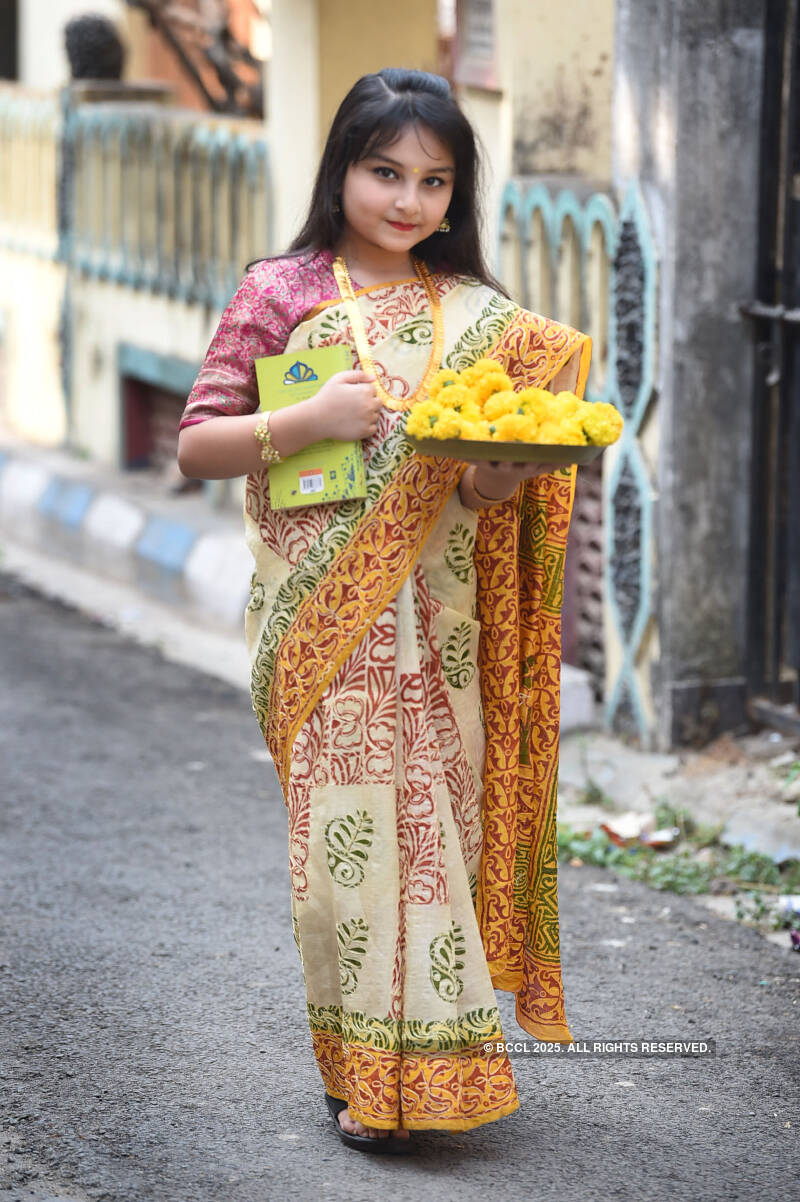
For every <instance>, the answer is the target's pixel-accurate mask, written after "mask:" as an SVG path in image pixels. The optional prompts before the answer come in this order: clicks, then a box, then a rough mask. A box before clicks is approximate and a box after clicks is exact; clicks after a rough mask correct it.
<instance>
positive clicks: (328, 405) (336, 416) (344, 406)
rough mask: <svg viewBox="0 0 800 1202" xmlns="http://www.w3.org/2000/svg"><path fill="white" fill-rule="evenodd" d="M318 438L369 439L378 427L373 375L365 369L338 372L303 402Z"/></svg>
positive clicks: (379, 409)
mask: <svg viewBox="0 0 800 1202" xmlns="http://www.w3.org/2000/svg"><path fill="white" fill-rule="evenodd" d="M307 404H308V406H309V409H310V411H311V415H312V421H313V423H314V427H315V430H318V431H319V433H318V434H317V435H316V436H315V437H318V438H337V439H340V440H341V441H342V442H349V441H351V440H353V441H355V440H356V439H361V438H370V437H371V436H372V435H373V434H374V433H375V432H376V430H377V429H378V418H379V416H380V412H381V409H382V408H383V402H382V400H381V399H380V397H379V396H378V394H377V393H376V391H375V377H374V376H373V375H369V374H368V373H367V372H365V371H361V370H356V371H339V372H337V373H336V375H335V376H331V378H330V379H329V380H326V382H325V383H324V384H323V385H322V387H321V388H320V390H319V392H318V393H317V394H316V395H315V396H313V397H310V398H309V400H308V401H307Z"/></svg>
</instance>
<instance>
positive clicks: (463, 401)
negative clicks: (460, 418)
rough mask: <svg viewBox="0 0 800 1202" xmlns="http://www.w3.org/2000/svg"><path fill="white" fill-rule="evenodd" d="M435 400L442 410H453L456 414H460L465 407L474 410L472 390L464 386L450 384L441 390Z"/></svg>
mask: <svg viewBox="0 0 800 1202" xmlns="http://www.w3.org/2000/svg"><path fill="white" fill-rule="evenodd" d="M436 400H437V401H438V403H439V404H440V405H441V406H442V408H443V409H455V411H456V412H457V413H462V412H463V411H464V407H465V406H471V407H472V408H475V399H474V397H473V394H472V389H470V388H467V387H466V385H465V384H460V383H456V384H450V385H449V386H448V387H447V388H443V389H442V390H441V392H440V393H439V395H438V396H437V397H436Z"/></svg>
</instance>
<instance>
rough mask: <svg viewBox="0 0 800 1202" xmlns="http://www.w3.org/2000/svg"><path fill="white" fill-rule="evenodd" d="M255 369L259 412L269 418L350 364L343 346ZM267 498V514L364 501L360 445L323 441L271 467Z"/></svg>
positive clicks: (264, 362)
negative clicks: (332, 503) (271, 414)
mask: <svg viewBox="0 0 800 1202" xmlns="http://www.w3.org/2000/svg"><path fill="white" fill-rule="evenodd" d="M255 367H256V380H257V381H258V396H259V408H260V409H261V410H262V411H264V412H270V413H271V412H274V411H275V410H276V409H284V408H285V407H286V406H287V405H293V404H295V403H296V402H297V401H305V400H307V399H308V398H309V397H311V396H313V395H314V393H315V392H319V390H320V388H321V387H322V385H323V384H324V383H325V381H326V380H329V379H330V378H331V376H335V375H336V373H337V372H340V371H349V370H350V368H351V367H352V360H351V356H350V351H349V349H348V347H346V346H321V347H316V348H315V349H313V350H298V351H286V352H284V353H283V354H282V355H269V356H266V357H265V358H262V359H256V361H255ZM269 495H270V504H271V506H272V508H273V509H292V508H294V507H295V506H297V505H321V504H322V503H323V502H325V501H344V500H346V499H347V498H348V497H365V496H366V495H367V485H366V477H365V474H364V455H363V452H362V449H361V442H360V441H355V442H341V441H339V440H338V439H335V438H325V439H323V440H322V441H321V442H315V443H312V445H311V446H309V447H305V448H304V450H302V451H298V452H297V454H296V455H290V456H288V458H286V459H284V461H283V462H282V463H276V464H273V466H272V467H271V468H270V469H269Z"/></svg>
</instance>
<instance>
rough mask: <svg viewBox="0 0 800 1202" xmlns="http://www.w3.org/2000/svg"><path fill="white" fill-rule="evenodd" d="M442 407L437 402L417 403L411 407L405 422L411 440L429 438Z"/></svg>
mask: <svg viewBox="0 0 800 1202" xmlns="http://www.w3.org/2000/svg"><path fill="white" fill-rule="evenodd" d="M441 412H442V406H441V405H440V404H439V402H438V401H430V400H429V401H418V402H417V404H416V405H413V406H412V408H411V410H410V412H409V414H408V420H407V422H406V431H407V433H409V434H410V435H411V437H412V438H431V437H432V430H433V427H434V426H435V425H436V423H437V422H438V420H439V417H440V415H441Z"/></svg>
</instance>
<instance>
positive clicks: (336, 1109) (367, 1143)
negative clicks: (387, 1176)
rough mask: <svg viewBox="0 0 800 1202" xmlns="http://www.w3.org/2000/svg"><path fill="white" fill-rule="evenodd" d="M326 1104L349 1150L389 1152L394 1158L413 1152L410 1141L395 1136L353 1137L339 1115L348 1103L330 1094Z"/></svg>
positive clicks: (326, 1098) (326, 1095)
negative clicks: (380, 1137) (381, 1137)
mask: <svg viewBox="0 0 800 1202" xmlns="http://www.w3.org/2000/svg"><path fill="white" fill-rule="evenodd" d="M325 1102H326V1104H327V1107H328V1110H329V1111H330V1115H331V1118H332V1119H333V1125H334V1127H335V1128H336V1130H337V1132H338V1134H339V1138H340V1140H341V1141H342V1143H343V1144H347V1146H348V1148H357V1149H358V1151H359V1152H388V1153H390V1154H392V1155H394V1156H402V1155H403V1154H404V1153H406V1152H410V1151H411V1147H410V1144H411V1140H410V1139H396V1138H395V1137H394V1136H393V1135H390V1136H388V1137H387V1138H386V1139H378V1138H377V1137H376V1138H375V1139H373V1138H372V1137H371V1136H369V1135H351V1134H350V1132H349V1131H345V1129H344V1127H343V1126H342V1124H341V1123H340V1122H339V1113H340V1111H342V1110H346V1109H347V1102H343V1101H342V1099H341V1098H334V1097H332V1096H331V1095H330V1094H329V1093H326V1094H325ZM365 1126H366V1124H365Z"/></svg>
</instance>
